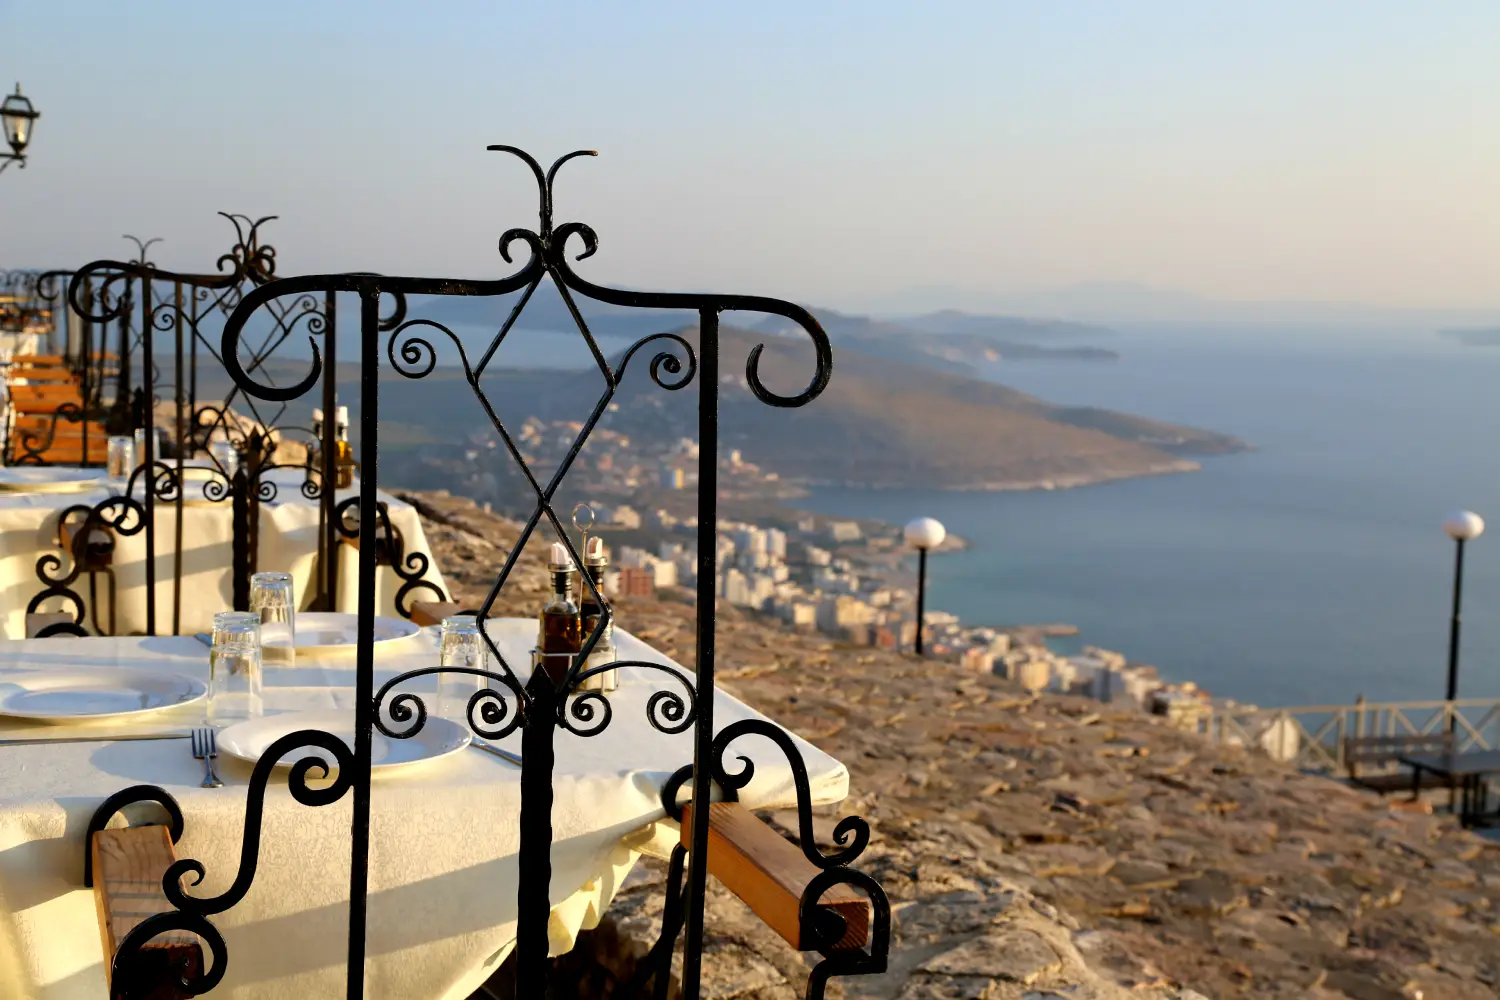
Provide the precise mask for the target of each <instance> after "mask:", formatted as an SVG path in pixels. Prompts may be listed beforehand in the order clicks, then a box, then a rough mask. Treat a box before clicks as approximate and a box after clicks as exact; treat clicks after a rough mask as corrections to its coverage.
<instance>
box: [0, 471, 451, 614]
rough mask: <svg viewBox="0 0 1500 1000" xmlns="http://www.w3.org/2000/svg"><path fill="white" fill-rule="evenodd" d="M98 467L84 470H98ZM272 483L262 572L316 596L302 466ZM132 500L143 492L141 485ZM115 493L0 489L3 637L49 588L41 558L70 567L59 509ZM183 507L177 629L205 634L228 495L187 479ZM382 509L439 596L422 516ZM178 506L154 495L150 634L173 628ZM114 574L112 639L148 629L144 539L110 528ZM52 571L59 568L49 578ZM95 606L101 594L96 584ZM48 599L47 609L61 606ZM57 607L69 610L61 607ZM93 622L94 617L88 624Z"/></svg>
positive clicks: (342, 551)
mask: <svg viewBox="0 0 1500 1000" xmlns="http://www.w3.org/2000/svg"><path fill="white" fill-rule="evenodd" d="M100 471H101V470H98V469H89V470H81V473H82V474H85V475H97V474H99V472H100ZM266 478H267V479H268V480H270V481H271V482H272V483H274V484H275V487H276V498H275V499H274V500H271V501H269V502H264V503H262V504H261V505H260V528H259V534H260V544H259V549H258V558H257V566H258V568H260V569H263V570H279V571H284V572H290V573H291V574H292V577H293V579H294V580H295V581H296V587H297V594H298V598H299V600H304V599H305V598H306V597H307V596H308V595H310V594H311V593H312V587H313V583H314V574H315V573H316V572H317V565H316V564H317V553H318V513H319V508H318V503H317V501H315V500H309V499H307V498H306V497H304V496H303V495H302V493H301V492H300V486H301V483H302V481H303V478H304V474H303V473H302V472H301V471H300V470H298V469H277V470H274V471H273V472H271V473H270V474H268V476H267V477H266ZM136 493H137V499H139V494H140V489H139V488H137V490H136ZM110 495H111V493H110V491H109V490H107V489H103V488H100V489H89V490H85V491H82V492H74V493H39V492H38V493H8V492H0V635H3V636H5V637H6V638H12V639H18V638H21V637H23V636H24V635H25V634H26V605H27V603H28V602H29V601H30V600H31V599H32V598H33V597H34V596H36V595H37V594H38V593H40V592H41V591H42V590H43V589H44V588H45V586H46V585H45V583H43V581H42V580H41V579H40V578H39V577H38V575H37V569H36V565H37V560H38V559H39V558H40V557H41V556H43V555H44V554H47V553H51V554H54V555H60V556H61V557H62V558H63V560H64V562H65V563H66V564H69V565H70V564H71V557H70V555H69V554H67V553H61V552H60V551H59V549H58V547H57V522H58V518H59V517H60V515H61V514H62V512H63V511H64V510H66V509H67V508H68V507H71V506H73V505H75V504H87V505H90V506H92V505H95V504H98V503H100V502H102V501H104V500H106V499H107V498H108V497H109V496H110ZM357 495H358V490H357V489H348V490H338V491H336V494H335V496H336V497H337V499H338V500H340V501H343V500H345V499H347V498H349V497H353V496H357ZM184 496H185V498H186V499H185V502H184V503H183V505H182V518H183V525H182V527H183V531H182V537H183V551H182V590H181V597H180V600H181V619H180V621H179V623H178V628H177V631H178V632H179V633H181V634H190V633H192V632H199V631H204V630H206V629H208V628H209V627H210V625H211V624H212V622H213V616H214V614H215V613H216V612H219V611H223V610H224V609H226V608H229V607H232V606H233V596H234V580H233V576H232V573H231V570H230V567H231V565H232V562H233V543H234V528H233V512H232V510H231V504H230V502H229V501H228V500H224V501H221V502H218V503H210V502H208V501H206V500H204V499H202V493H201V489H200V488H199V486H198V485H197V484H194V483H192V482H190V483H189V484H188V487H187V490H186V491H185V493H184ZM379 497H380V501H381V502H382V503H384V504H386V505H387V510H388V511H389V516H390V522H391V526H392V527H393V528H395V529H396V530H398V531H399V532H400V533H401V536H402V539H403V542H404V545H405V551H406V552H407V553H412V552H420V553H423V554H426V555H428V557H429V566H428V569H427V572H426V574H425V576H424V579H426V580H429V581H431V582H432V583H433V584H435V585H436V586H437V587H438V588H439V590H441V591H442V593H443V594H445V595H446V594H447V585H446V584H445V583H444V581H443V577H442V573H441V571H439V569H438V568H437V566H436V565H434V564H432V562H431V553H430V550H429V549H428V547H427V537H426V535H425V534H424V533H423V531H422V520H421V518H420V517H419V516H418V514H417V511H416V509H415V508H414V507H412V506H411V505H410V504H408V503H405V502H403V501H401V500H397V499H396V498H395V497H392V496H389V495H387V494H385V493H381V494H380V495H379ZM177 509H178V508H177V505H176V504H175V503H168V502H164V501H158V502H157V503H156V505H155V522H156V560H155V563H156V590H155V592H156V631H157V633H158V634H161V633H165V632H171V631H172V630H173V629H172V609H173V600H174V594H173V591H174V586H175V580H174V577H173V569H174V560H175V546H174V539H175V537H176V530H177ZM338 548H339V556H338V557H339V593H338V594H337V595H335V607H336V609H337V610H340V611H354V610H356V609H357V607H358V597H357V594H358V574H357V572H356V567H357V565H358V552H357V551H356V550H355V549H354V548H353V547H352V546H347V545H341V546H339V547H338ZM112 563H113V568H114V574H115V580H116V582H115V627H114V632H115V634H117V635H124V634H129V633H133V632H144V631H145V629H146V593H147V590H146V536H145V532H144V531H141V532H139V533H137V534H134V535H125V534H121V533H118V532H117V533H116V535H115V550H114V554H113V558H112ZM54 575H56V574H54ZM376 582H377V587H378V591H377V599H378V601H379V604H378V606H379V607H380V608H381V610H382V612H383V613H384V614H395V613H396V612H395V595H396V592H397V590H398V589H400V587H401V584H402V582H403V581H402V580H401V579H400V578H399V577H397V576H396V573H395V571H394V570H393V569H392V568H391V567H389V566H382V567H380V569H379V572H378V574H377V581H376ZM72 589H73V590H74V591H75V592H76V593H78V594H79V595H80V596H81V597H83V599H84V600H85V602H87V601H88V599H89V589H88V581H87V579H86V577H80V578H79V579H78V581H77V582H76V583H75V584H74V585H73V587H72ZM98 592H99V595H100V600H101V602H102V601H103V600H104V599H105V598H104V595H105V593H106V589H105V585H104V582H103V581H102V580H101V581H100V585H99V591H98ZM414 597H415V599H417V600H433V599H435V597H436V594H434V592H433V591H431V590H427V589H425V588H424V589H423V590H421V591H419V592H417V593H416V594H415V595H414ZM59 603H60V602H59V601H58V600H57V599H53V600H52V601H51V602H50V603H49V604H48V606H47V607H48V608H49V609H50V608H54V607H56V606H58V605H59ZM60 610H67V611H71V610H72V609H71V608H66V607H62V608H60ZM99 620H100V621H101V622H102V623H103V624H104V626H105V627H106V628H108V613H107V609H106V608H103V607H101V608H100V610H99ZM86 624H88V625H89V626H90V627H91V626H92V618H90V619H89V620H88V621H87V623H86Z"/></svg>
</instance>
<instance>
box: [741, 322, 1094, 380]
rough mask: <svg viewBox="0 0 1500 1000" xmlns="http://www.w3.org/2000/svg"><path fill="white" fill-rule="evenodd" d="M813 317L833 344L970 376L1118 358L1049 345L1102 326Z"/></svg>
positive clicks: (772, 326) (762, 325)
mask: <svg viewBox="0 0 1500 1000" xmlns="http://www.w3.org/2000/svg"><path fill="white" fill-rule="evenodd" d="M813 315H814V316H816V317H817V318H818V322H819V323H822V324H823V329H824V330H826V331H828V337H829V339H830V340H832V341H833V342H834V343H835V344H839V345H841V346H845V347H851V348H854V349H855V350H857V351H860V352H862V353H865V354H871V355H875V356H877V357H882V358H889V359H891V360H893V361H906V362H910V363H912V364H917V365H922V366H924V367H928V368H937V369H940V370H942V371H950V372H956V373H960V374H969V375H972V374H975V373H977V372H978V371H979V370H980V369H982V368H983V367H984V366H985V365H987V364H994V363H996V362H1001V361H1114V360H1117V359H1118V358H1119V355H1118V354H1117V353H1115V352H1114V351H1111V350H1107V349H1105V348H1102V347H1092V346H1088V345H1075V344H1069V345H1067V346H1056V345H1055V343H1049V342H1055V341H1057V340H1064V339H1081V338H1084V337H1094V336H1098V337H1101V338H1106V339H1107V338H1109V337H1112V336H1114V335H1115V334H1114V331H1112V330H1108V329H1106V328H1104V327H1096V326H1086V325H1084V324H1082V323H1066V322H1062V321H1060V320H1037V319H1022V318H1020V317H1015V316H976V315H973V314H970V313H964V312H958V311H957V310H952V309H946V310H940V311H938V312H933V313H927V314H924V315H922V316H912V317H907V318H903V319H893V320H881V319H874V318H872V317H870V316H856V315H850V314H848V313H841V312H836V311H834V310H832V309H814V310H813ZM750 329H754V330H762V331H765V332H766V333H773V334H777V335H778V336H793V337H795V336H797V331H798V327H797V324H795V323H793V322H792V321H791V320H789V319H787V318H785V317H784V316H767V317H766V318H765V319H763V320H761V321H760V322H758V323H755V324H752V325H751V327H750ZM1037 341H1041V343H1037Z"/></svg>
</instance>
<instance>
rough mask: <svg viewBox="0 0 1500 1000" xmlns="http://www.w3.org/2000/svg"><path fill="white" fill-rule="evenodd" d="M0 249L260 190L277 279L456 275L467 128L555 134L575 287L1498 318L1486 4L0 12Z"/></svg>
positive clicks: (173, 258)
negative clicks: (574, 234) (1126, 301)
mask: <svg viewBox="0 0 1500 1000" xmlns="http://www.w3.org/2000/svg"><path fill="white" fill-rule="evenodd" d="M0 38H4V39H5V40H6V43H7V44H6V45H5V46H4V58H3V59H0V77H3V78H15V79H20V80H21V81H22V82H23V83H24V85H25V89H26V91H27V93H28V94H29V95H30V96H31V97H32V99H33V100H34V101H35V102H36V105H37V107H38V108H39V109H40V110H41V111H42V113H43V118H42V120H41V121H40V123H39V124H38V127H37V130H36V139H35V145H34V147H33V156H32V160H31V163H30V165H29V166H28V168H27V169H26V170H24V171H17V170H15V169H11V170H9V171H7V172H6V173H5V175H4V176H3V177H0V213H3V215H0V225H3V233H4V235H3V237H0V240H3V243H0V264H3V265H7V266H21V265H34V264H46V265H74V264H76V263H79V262H81V261H82V260H84V259H91V258H94V257H99V256H109V255H117V254H120V253H122V252H124V251H125V250H127V249H128V245H127V244H126V243H125V242H124V241H122V240H121V239H120V234H121V233H125V232H130V233H135V234H137V235H140V236H162V237H164V238H165V241H166V242H165V243H163V244H162V245H161V246H160V247H159V248H158V249H157V251H156V254H155V256H156V259H157V261H158V262H159V263H161V264H163V265H170V266H179V267H194V268H202V267H204V266H205V265H206V264H207V263H208V262H209V261H210V260H211V259H212V258H213V257H214V256H216V255H217V254H218V253H220V252H222V251H223V249H225V248H226V246H227V243H228V236H227V234H228V229H227V227H226V225H225V224H224V223H223V221H222V220H220V219H218V218H217V217H216V216H215V215H214V213H215V212H216V211H218V210H220V209H225V210H229V211H237V212H245V213H249V214H255V215H261V214H279V215H280V216H281V217H282V218H281V220H280V221H279V222H277V223H274V224H272V225H273V226H274V228H273V229H272V230H271V232H272V233H273V234H274V239H273V242H274V243H275V244H276V245H277V247H278V249H279V251H280V255H281V256H280V259H281V268H282V272H283V273H294V272H299V271H314V270H360V269H377V270H383V271H388V272H402V273H456V274H466V275H490V274H496V273H500V272H502V271H504V270H505V266H504V264H503V262H502V261H500V260H499V259H498V257H497V256H496V254H495V252H494V244H495V239H496V237H497V236H498V235H499V233H500V232H501V231H503V230H504V229H505V228H508V227H509V226H512V225H516V224H529V223H530V222H532V221H533V220H534V214H535V204H534V202H535V199H534V193H533V191H532V189H531V187H530V181H529V179H528V177H527V175H526V174H525V173H524V171H523V170H522V168H520V166H519V165H518V164H516V163H513V162H507V161H506V160H504V159H502V158H501V157H500V156H499V155H498V154H494V153H486V152H485V151H484V146H485V145H486V144H488V143H492V142H511V143H515V144H518V145H522V146H525V147H527V148H529V149H531V150H532V151H533V152H535V153H537V154H538V155H539V156H544V157H548V158H550V157H551V156H553V155H556V154H558V153H562V152H565V151H567V150H570V149H574V148H580V147H590V148H596V149H598V150H600V152H601V156H600V158H599V159H598V160H594V161H582V162H578V163H574V164H570V165H569V167H568V168H567V169H566V171H565V173H564V175H563V178H562V180H561V181H560V184H559V192H558V214H559V217H560V219H574V218H576V219H580V220H583V221H587V222H589V223H590V224H592V225H594V227H595V228H596V229H597V230H598V231H599V233H600V237H601V241H602V245H601V251H600V253H599V255H598V256H597V257H596V258H595V259H594V260H592V261H590V262H588V264H587V265H586V267H587V271H586V273H588V274H590V275H591V276H594V277H597V278H600V279H602V280H607V281H610V282H613V283H620V284H633V285H642V286H649V287H682V288H705V287H712V288H721V289H733V290H745V291H760V292H770V293H775V294H780V295H785V296H790V297H795V298H800V299H804V300H808V301H812V302H817V303H828V304H832V305H842V306H846V307H859V306H865V305H872V304H873V305H879V304H881V303H890V302H897V303H899V296H898V295H896V293H901V292H902V291H903V290H906V289H910V288H914V287H924V286H943V287H951V288H953V289H955V290H958V291H956V292H955V296H956V297H958V298H963V297H964V296H965V295H967V296H969V297H971V298H972V297H975V296H990V297H993V298H997V299H1003V298H1004V297H1005V296H1019V295H1023V294H1025V293H1032V292H1036V291H1038V290H1044V289H1052V288H1058V287H1062V286H1069V285H1073V284H1076V283H1086V282H1119V283H1130V284H1139V285H1145V286H1150V287H1154V288H1166V289H1177V290H1182V291H1186V292H1191V293H1194V294H1197V295H1202V296H1206V297H1209V298H1215V299H1229V300H1257V301H1259V300H1303V301H1344V302H1366V303H1373V304H1378V305H1388V306H1407V307H1424V308H1439V307H1452V308H1475V307H1483V306H1488V305H1491V304H1494V305H1500V293H1497V292H1496V290H1495V279H1494V275H1495V274H1496V273H1497V270H1496V268H1497V261H1500V197H1497V195H1500V96H1497V95H1500V60H1497V59H1496V58H1495V57H1494V52H1493V49H1494V43H1495V41H1496V39H1500V5H1497V4H1494V3H1471V4H1463V3H1445V4H1442V5H1417V4H1402V3H1379V2H1369V0H1366V2H1353V0H1350V2H1332V0H1330V2H1322V3H1313V4H1308V3H1275V2H1261V3H1256V4H1230V3H1199V2H1183V3H1167V2H1140V3H1131V4H1124V3H1121V4H1102V3H1068V2H1055V3H1047V4H1033V3H1007V2H988V3H964V4H960V3H951V4H941V3H928V4H921V5H917V4H897V3H882V2H865V3H840V4H833V3H830V4H810V3H774V2H772V3H767V2H761V3H756V4H689V3H651V4H647V3H639V4H605V3H598V4H592V3H588V4H586V3H549V4H545V5H542V4H524V5H523V4H503V3H494V2H491V3H446V4H431V3H429V4H422V5H417V4H394V3H290V2H287V3H280V2H266V3H261V4H256V5H250V6H246V5H225V4H209V3H201V2H197V3H187V2H182V3H174V2H157V3H149V4H130V5H127V4H113V3H102V2H101V3H85V2H69V3H66V4H58V3H51V2H43V0H38V2H33V3H13V2H10V3H4V4H3V5H0Z"/></svg>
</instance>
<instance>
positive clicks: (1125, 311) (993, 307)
mask: <svg viewBox="0 0 1500 1000" xmlns="http://www.w3.org/2000/svg"><path fill="white" fill-rule="evenodd" d="M846 305H856V303H846ZM857 308H858V309H860V310H862V311H865V312H868V313H870V314H871V315H876V316H909V315H913V314H922V313H927V312H930V311H932V310H935V309H937V310H941V309H962V310H965V311H966V312H970V313H977V314H998V315H1005V316H1015V315H1020V316H1052V317H1057V318H1060V319H1065V320H1076V321H1080V322H1084V323H1106V324H1111V325H1120V324H1136V323H1151V324H1160V323H1174V324H1175V323H1185V324H1195V325H1196V324H1221V323H1222V324H1234V325H1254V326H1268V325H1285V324H1290V325H1299V326H1301V325H1307V326H1315V327H1321V326H1327V327H1363V326H1380V327H1393V328H1394V327H1399V328H1405V329H1413V330H1416V329H1423V328H1425V329H1433V328H1434V327H1447V326H1470V325H1472V326H1483V325H1486V324H1492V323H1493V322H1494V318H1495V315H1496V312H1497V311H1500V310H1497V309H1496V308H1494V307H1479V308H1472V307H1463V308H1434V307H1424V306H1389V305H1371V304H1368V303H1360V302H1340V301H1316V300H1313V301H1307V300H1301V301H1299V300H1285V299H1260V300H1236V299H1222V298H1213V297H1210V296H1205V295H1197V294H1194V293H1192V292H1184V291H1179V290H1176V289H1171V288H1160V287H1155V286H1152V285H1146V284H1138V283H1134V282H1128V281H1089V282H1080V283H1078V284H1072V285H1064V286H1061V287H1057V288H1048V289H1039V290H1031V291H1021V292H1018V291H1008V292H995V291H986V290H982V289H976V288H970V287H961V286H921V287H913V288H905V289H896V290H893V291H889V292H884V293H881V294H878V295H872V296H866V297H864V298H862V299H860V300H859V301H858V302H857Z"/></svg>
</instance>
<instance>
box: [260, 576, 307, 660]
mask: <svg viewBox="0 0 1500 1000" xmlns="http://www.w3.org/2000/svg"><path fill="white" fill-rule="evenodd" d="M250 610H251V611H252V612H253V613H254V614H255V615H256V616H257V618H258V620H259V621H260V646H261V655H262V656H263V657H264V658H265V661H266V665H267V666H273V667H274V666H282V667H289V666H292V665H293V664H295V663H296V662H297V595H296V592H295V590H294V588H293V586H292V574H290V573H256V574H255V575H254V576H252V577H250Z"/></svg>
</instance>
